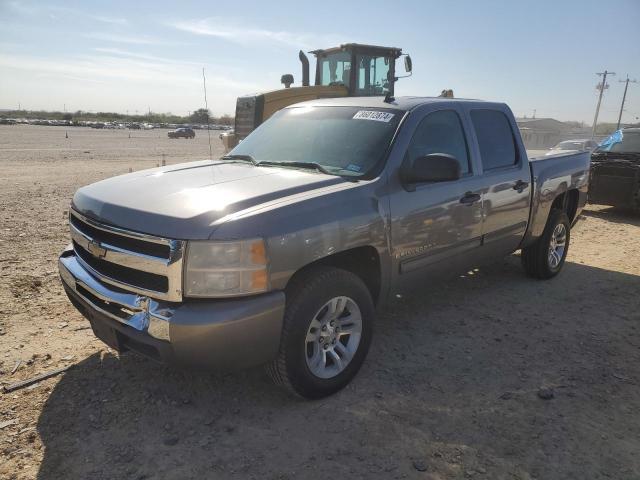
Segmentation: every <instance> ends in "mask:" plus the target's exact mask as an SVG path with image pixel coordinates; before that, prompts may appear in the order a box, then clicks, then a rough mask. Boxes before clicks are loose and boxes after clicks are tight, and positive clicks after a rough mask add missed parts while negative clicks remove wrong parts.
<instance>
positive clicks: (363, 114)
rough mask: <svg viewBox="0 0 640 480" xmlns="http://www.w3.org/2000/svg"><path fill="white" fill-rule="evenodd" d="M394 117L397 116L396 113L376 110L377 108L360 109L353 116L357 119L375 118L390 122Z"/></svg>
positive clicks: (379, 120) (377, 120) (378, 120)
mask: <svg viewBox="0 0 640 480" xmlns="http://www.w3.org/2000/svg"><path fill="white" fill-rule="evenodd" d="M393 117H395V114H394V113H388V112H376V111H375V110H360V111H359V112H358V113H356V114H355V115H354V116H353V118H354V119H357V120H374V121H376V122H385V123H389V121H390V120H391V119H392V118H393Z"/></svg>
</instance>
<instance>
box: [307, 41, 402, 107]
mask: <svg viewBox="0 0 640 480" xmlns="http://www.w3.org/2000/svg"><path fill="white" fill-rule="evenodd" d="M310 53H312V54H314V55H315V57H316V78H315V84H316V86H336V85H340V86H344V87H346V88H347V89H348V91H349V93H348V96H350V97H352V96H353V97H360V96H380V95H393V86H394V83H395V81H396V80H397V78H396V71H395V64H396V59H397V58H398V57H400V56H401V55H402V49H400V48H393V47H378V46H374V45H361V44H357V43H347V44H344V45H340V46H339V47H335V48H329V49H326V50H314V51H312V52H310ZM405 70H406V71H407V72H411V59H410V58H409V57H408V56H405Z"/></svg>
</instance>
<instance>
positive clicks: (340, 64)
mask: <svg viewBox="0 0 640 480" xmlns="http://www.w3.org/2000/svg"><path fill="white" fill-rule="evenodd" d="M318 62H319V67H320V85H345V86H347V87H348V86H349V79H350V76H351V54H350V53H349V52H336V53H330V54H328V55H326V56H325V57H322V58H318Z"/></svg>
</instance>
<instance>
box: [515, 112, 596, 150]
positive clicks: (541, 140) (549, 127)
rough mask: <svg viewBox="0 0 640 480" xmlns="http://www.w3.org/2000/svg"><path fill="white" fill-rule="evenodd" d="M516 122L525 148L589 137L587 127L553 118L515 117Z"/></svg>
mask: <svg viewBox="0 0 640 480" xmlns="http://www.w3.org/2000/svg"><path fill="white" fill-rule="evenodd" d="M516 122H517V124H518V127H519V128H520V135H521V136H522V141H523V142H524V146H525V148H526V149H527V150H543V149H545V148H551V147H553V146H554V145H555V144H557V143H558V142H561V141H563V140H571V139H577V138H589V137H591V132H590V130H589V129H588V128H586V129H585V128H584V127H582V128H580V127H576V126H574V125H572V124H568V123H564V122H561V121H559V120H555V119H553V118H517V119H516Z"/></svg>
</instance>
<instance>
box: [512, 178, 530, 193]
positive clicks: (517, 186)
mask: <svg viewBox="0 0 640 480" xmlns="http://www.w3.org/2000/svg"><path fill="white" fill-rule="evenodd" d="M528 186H529V182H525V181H524V180H518V181H517V182H516V184H515V185H514V186H513V189H514V190H517V191H518V193H522V191H523V190H524V189H525V188H527V187H528Z"/></svg>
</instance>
